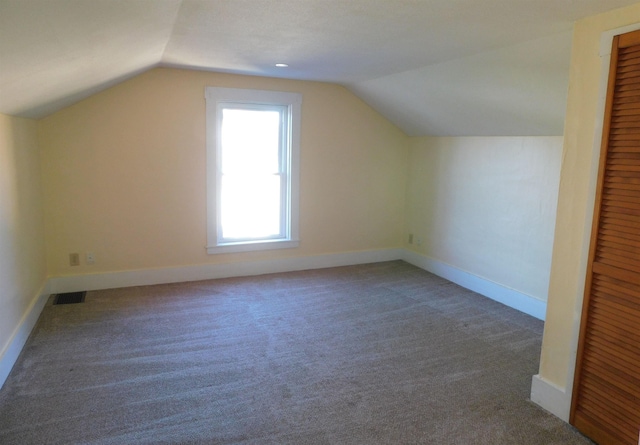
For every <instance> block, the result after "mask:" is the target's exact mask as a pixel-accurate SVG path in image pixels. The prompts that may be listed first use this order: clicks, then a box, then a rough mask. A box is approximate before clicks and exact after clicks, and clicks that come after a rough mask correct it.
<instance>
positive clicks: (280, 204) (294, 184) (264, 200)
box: [205, 87, 302, 253]
mask: <svg viewBox="0 0 640 445" xmlns="http://www.w3.org/2000/svg"><path fill="white" fill-rule="evenodd" d="M205 97H206V112H207V252H208V253H224V252H244V251H249V250H261V249H279V248H287V247H297V246H298V242H299V241H298V183H299V173H298V167H299V151H300V148H299V145H300V108H301V103H302V96H301V95H300V94H297V93H283V92H278V91H262V90H241V89H233V88H214V87H207V88H206V91H205Z"/></svg>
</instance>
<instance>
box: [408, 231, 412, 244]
mask: <svg viewBox="0 0 640 445" xmlns="http://www.w3.org/2000/svg"><path fill="white" fill-rule="evenodd" d="M409 244H413V233H410V234H409Z"/></svg>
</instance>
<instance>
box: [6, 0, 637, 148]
mask: <svg viewBox="0 0 640 445" xmlns="http://www.w3.org/2000/svg"><path fill="white" fill-rule="evenodd" d="M636 2H637V0H0V112H2V113H5V114H11V115H16V116H23V117H31V118H40V117H43V116H46V115H48V114H50V113H52V112H54V111H56V110H58V109H60V108H63V107H65V106H67V105H70V104H72V103H74V102H76V101H78V100H80V99H82V98H84V97H87V96H89V95H91V94H93V93H95V92H97V91H100V90H102V89H105V88H107V87H109V86H111V85H114V84H116V83H118V82H120V81H122V80H124V79H126V78H129V77H132V76H134V75H136V74H138V73H140V72H143V71H145V70H147V69H150V68H152V67H155V66H176V67H185V68H195V69H205V70H212V71H223V72H232V73H241V74H250V75H264V76H275V77H285V78H292V79H305V80H318V81H326V82H335V83H339V84H343V85H345V86H346V87H347V88H349V89H351V90H352V91H353V92H354V93H356V94H358V95H359V96H360V97H361V98H363V99H364V100H365V101H367V102H368V103H369V104H371V105H372V106H373V107H374V108H376V109H377V110H378V111H380V112H381V113H382V114H384V115H385V116H386V117H387V118H389V119H390V120H391V121H393V122H395V123H396V124H397V125H398V126H399V127H400V128H402V129H403V130H404V131H405V132H406V133H407V134H409V135H452V136H464V135H474V136H482V135H521V136H525V135H560V134H562V127H563V115H564V108H565V103H566V94H567V86H568V71H569V57H570V45H571V27H572V23H573V22H574V21H575V20H578V19H580V18H583V17H586V16H589V15H594V14H597V13H600V12H604V11H607V10H610V9H615V8H618V7H622V6H626V5H630V4H633V3H636ZM278 62H284V63H288V64H289V65H290V66H289V68H276V67H275V66H274V65H275V63H278Z"/></svg>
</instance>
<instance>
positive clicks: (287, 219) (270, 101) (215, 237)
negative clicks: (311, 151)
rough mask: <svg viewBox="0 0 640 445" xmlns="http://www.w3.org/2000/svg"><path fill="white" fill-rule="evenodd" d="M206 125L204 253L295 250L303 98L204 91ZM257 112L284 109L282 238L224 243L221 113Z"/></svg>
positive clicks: (231, 90)
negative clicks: (238, 109) (227, 110)
mask: <svg viewBox="0 0 640 445" xmlns="http://www.w3.org/2000/svg"><path fill="white" fill-rule="evenodd" d="M205 99H206V124H207V140H206V144H207V160H206V164H207V253H209V254H218V253H231V252H248V251H254V250H269V249H284V248H294V247H298V246H299V244H300V240H299V184H300V172H299V171H300V110H301V106H302V95H301V94H299V93H289V92H281V91H267V90H250V89H238V88H220V87H206V88H205ZM225 106H228V107H233V106H239V107H247V108H251V107H254V108H257V109H260V108H262V109H275V108H284V109H285V110H284V113H283V114H284V115H285V117H286V118H287V119H286V122H285V123H284V125H283V133H284V136H286V141H285V143H283V147H282V150H283V152H281V164H282V165H281V170H282V173H283V174H284V178H285V181H284V182H285V187H284V188H283V195H286V196H285V197H284V199H283V202H282V204H283V211H282V215H283V217H282V219H281V224H282V227H281V235H280V236H278V237H275V238H274V237H271V238H260V239H257V240H254V239H252V240H233V241H230V240H224V239H223V238H222V230H221V226H220V221H221V209H220V178H221V169H220V162H219V160H220V155H221V144H220V142H221V138H220V129H221V126H222V113H221V110H222V109H223V108H224V107H225Z"/></svg>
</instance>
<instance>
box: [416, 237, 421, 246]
mask: <svg viewBox="0 0 640 445" xmlns="http://www.w3.org/2000/svg"><path fill="white" fill-rule="evenodd" d="M416 244H417V245H418V246H422V238H420V237H418V238H416Z"/></svg>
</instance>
